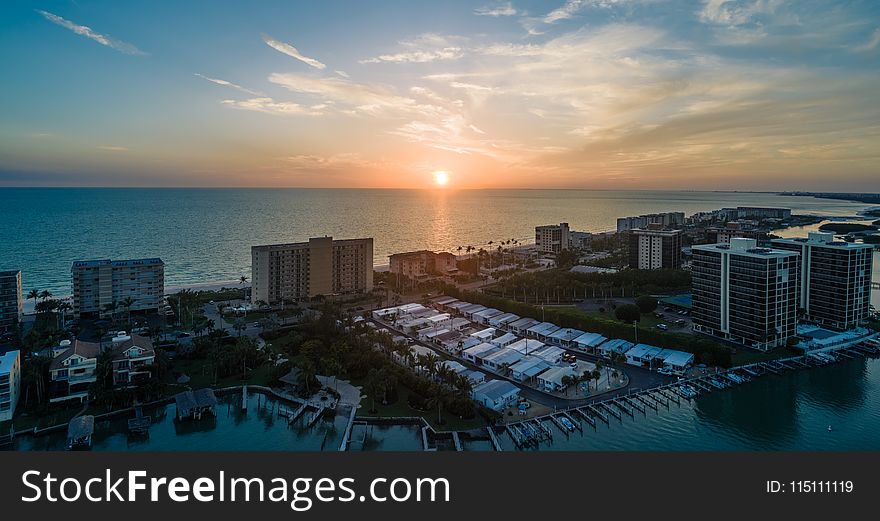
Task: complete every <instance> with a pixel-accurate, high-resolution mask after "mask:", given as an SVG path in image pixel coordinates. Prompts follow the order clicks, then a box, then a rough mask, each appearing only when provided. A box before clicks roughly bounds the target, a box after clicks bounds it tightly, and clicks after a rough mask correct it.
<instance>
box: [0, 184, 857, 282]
mask: <svg viewBox="0 0 880 521" xmlns="http://www.w3.org/2000/svg"><path fill="white" fill-rule="evenodd" d="M737 205H749V206H774V207H790V208H792V209H793V210H794V211H795V212H796V213H817V214H825V215H840V216H846V215H855V214H856V212H858V211H859V210H861V209H863V208H864V207H865V205H863V204H860V203H851V202H847V201H832V200H822V199H813V198H807V197H783V196H778V195H774V194H759V193H727V192H657V191H654V192H651V191H646V192H639V191H631V192H613V191H585V190H466V191H454V190H338V189H312V190H310V189H272V190H262V189H92V188H82V189H70V188H0V222H2V223H3V225H2V226H0V269H12V268H15V269H21V270H22V272H23V274H22V278H23V284H24V287H25V289H26V290H29V289H31V288H39V289H48V290H50V291H52V292H53V293H55V294H56V295H66V294H70V293H71V290H70V266H71V263H72V262H73V261H74V260H80V259H94V258H108V257H109V258H137V257H161V258H162V259H163V260H164V261H165V263H166V270H165V276H166V284H167V285H169V286H172V285H179V284H193V283H199V282H212V281H231V280H237V279H238V278H239V277H240V276H241V275H247V276H250V262H251V254H250V247H251V246H252V245H255V244H266V243H278V242H286V241H302V240H306V239H307V238H309V237H314V236H320V235H325V234H326V235H332V236H334V237H340V238H341V237H374V239H375V244H374V253H375V258H374V263H375V264H377V265H378V264H386V263H387V262H388V260H387V256H388V254H390V253H394V252H400V251H408V250H415V249H420V248H427V249H432V250H452V251H455V249H456V248H457V247H458V246H468V245H471V246H476V247H480V246H485V245H486V244H487V243H488V242H489V241H495V242H498V241H502V240H507V239H511V238H515V239H518V240H520V241H525V242H531V241H534V227H535V225H538V224H548V223H558V222H568V223H570V224H571V226H572V228H573V229H576V230H585V231H594V232H596V231H603V230H609V229H614V228H615V226H616V219H617V217H621V216H627V215H638V214H642V213H647V212H658V211H684V212H685V213H687V214H691V213H694V212H697V211H705V210H712V209H716V208H721V207H724V206H737Z"/></svg>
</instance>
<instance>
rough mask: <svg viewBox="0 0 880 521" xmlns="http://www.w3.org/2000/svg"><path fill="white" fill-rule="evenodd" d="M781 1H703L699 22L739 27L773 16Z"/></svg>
mask: <svg viewBox="0 0 880 521" xmlns="http://www.w3.org/2000/svg"><path fill="white" fill-rule="evenodd" d="M782 3H783V2H782V0H704V2H703V8H702V9H701V10H700V12H699V13H698V15H699V18H700V20H702V21H704V22H707V23H710V24H716V25H727V26H733V27H735V26H739V25H745V24H747V23H750V22H753V21H754V20H755V19H756V18H757V17H759V16H762V15H770V14H773V13H774V12H775V11H776V10H777V8H779V7H780V6H781V5H782Z"/></svg>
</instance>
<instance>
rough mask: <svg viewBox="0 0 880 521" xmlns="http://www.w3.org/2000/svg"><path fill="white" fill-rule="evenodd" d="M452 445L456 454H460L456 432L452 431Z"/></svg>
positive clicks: (459, 443)
mask: <svg viewBox="0 0 880 521" xmlns="http://www.w3.org/2000/svg"><path fill="white" fill-rule="evenodd" d="M452 443H453V444H454V445H455V450H456V452H461V451H462V450H463V449H462V448H461V439H460V438H459V437H458V431H452Z"/></svg>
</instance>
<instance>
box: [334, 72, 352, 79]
mask: <svg viewBox="0 0 880 521" xmlns="http://www.w3.org/2000/svg"><path fill="white" fill-rule="evenodd" d="M333 72H335V73H336V74H338V75H340V76H342V77H343V78H348V77H349V75H348V73H347V72H345V71H333Z"/></svg>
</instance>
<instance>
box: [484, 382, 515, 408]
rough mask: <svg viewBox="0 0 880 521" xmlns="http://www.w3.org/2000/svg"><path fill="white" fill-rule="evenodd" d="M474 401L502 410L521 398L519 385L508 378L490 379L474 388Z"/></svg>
mask: <svg viewBox="0 0 880 521" xmlns="http://www.w3.org/2000/svg"><path fill="white" fill-rule="evenodd" d="M473 398H474V401H475V402H477V403H479V404H480V405H482V406H483V407H486V408H488V409H492V410H493V411H500V410H502V409H504V408H505V407H507V406H508V405H511V404H514V403H516V402H517V401H518V400H519V387H517V386H515V385H513V384H512V383H510V382H508V381H507V380H489V381H488V382H485V383H483V384H480V385H478V386H477V387H475V388H474V393H473Z"/></svg>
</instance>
